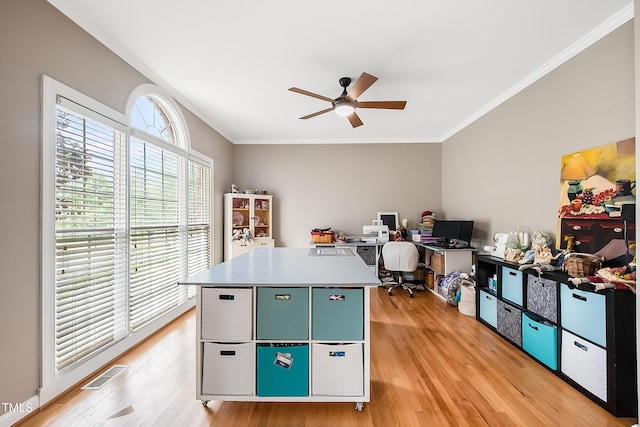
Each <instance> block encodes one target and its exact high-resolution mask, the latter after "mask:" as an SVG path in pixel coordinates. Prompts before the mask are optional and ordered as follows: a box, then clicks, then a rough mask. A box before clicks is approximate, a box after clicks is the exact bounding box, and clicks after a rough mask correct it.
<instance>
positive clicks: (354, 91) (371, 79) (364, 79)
mask: <svg viewBox="0 0 640 427" xmlns="http://www.w3.org/2000/svg"><path fill="white" fill-rule="evenodd" d="M376 80H378V78H377V77H375V76H372V75H371V74H367V73H362V74H360V77H358V80H356V82H355V83H354V84H353V86H351V89H349V92H347V99H349V100H351V101H355V100H356V99H358V97H359V96H360V95H362V92H364V91H365V90H367V89H369V87H371V85H372V84H374V83H375V82H376Z"/></svg>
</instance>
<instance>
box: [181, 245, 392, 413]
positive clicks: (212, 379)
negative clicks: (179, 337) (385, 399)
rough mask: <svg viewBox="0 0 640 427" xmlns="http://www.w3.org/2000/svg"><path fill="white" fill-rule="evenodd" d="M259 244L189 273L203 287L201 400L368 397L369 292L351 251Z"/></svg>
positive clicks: (369, 277)
mask: <svg viewBox="0 0 640 427" xmlns="http://www.w3.org/2000/svg"><path fill="white" fill-rule="evenodd" d="M316 250H318V249H316V248H269V249H258V250H255V251H252V252H250V253H247V254H244V255H242V256H239V257H236V258H233V259H231V260H230V261H227V262H224V263H222V264H218V265H217V266H215V267H213V268H212V269H209V270H206V271H203V272H200V273H197V274H196V275H194V276H192V277H189V278H187V279H186V280H185V281H184V282H181V283H180V284H182V285H197V297H196V298H197V299H196V313H197V314H196V318H197V322H196V399H198V400H200V401H201V402H202V404H203V405H207V403H208V402H209V401H210V400H219V401H264V402H355V405H356V409H357V410H359V411H361V410H363V408H364V403H365V402H369V400H370V376H371V374H370V372H371V368H370V327H369V323H370V294H369V291H370V288H371V287H377V286H378V285H379V284H380V282H379V280H378V279H377V278H376V277H375V275H374V274H373V273H372V271H371V269H370V268H369V267H368V266H367V265H366V264H365V263H364V262H363V261H362V259H361V258H360V257H359V256H358V255H357V254H356V253H354V252H352V251H351V250H348V251H347V252H346V253H344V254H341V255H334V256H326V255H325V254H323V253H320V252H313V251H316Z"/></svg>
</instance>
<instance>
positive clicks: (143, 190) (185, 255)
mask: <svg viewBox="0 0 640 427" xmlns="http://www.w3.org/2000/svg"><path fill="white" fill-rule="evenodd" d="M129 119H130V125H131V136H130V138H129V179H130V183H129V194H130V196H129V198H130V203H129V218H130V223H131V235H130V236H131V243H130V245H129V252H130V257H129V263H130V270H131V277H130V284H129V289H130V292H129V293H130V295H131V297H130V299H129V306H130V319H129V320H130V325H131V328H132V329H133V330H135V329H137V328H139V327H141V326H143V325H144V324H146V323H148V322H149V321H151V320H153V319H154V318H156V317H157V316H159V315H161V314H162V313H164V312H165V311H167V310H170V309H171V308H173V307H174V306H175V305H176V304H180V303H181V302H182V301H184V299H185V298H188V297H191V294H189V295H187V290H186V289H185V288H181V287H177V286H175V283H176V281H177V280H178V279H179V278H180V277H185V275H189V274H192V273H193V271H190V270H192V269H191V268H190V266H192V265H194V264H193V260H191V262H190V259H189V258H193V257H194V256H195V254H196V252H200V254H198V256H201V257H204V258H206V259H209V256H208V255H209V252H210V247H211V245H210V241H209V239H208V237H209V234H210V218H209V217H208V216H207V218H193V216H192V215H190V213H191V212H194V210H193V209H194V208H195V209H196V211H197V212H207V213H209V212H210V196H209V194H210V184H209V183H210V170H209V167H206V165H204V167H203V165H202V163H198V164H196V162H195V160H194V159H192V158H190V157H189V154H188V149H189V145H190V144H189V140H188V132H187V131H186V126H185V121H184V118H183V117H182V115H181V114H180V108H179V107H178V106H177V104H175V102H174V101H173V100H172V99H171V97H169V96H167V95H164V94H162V93H161V90H160V89H159V88H158V87H156V86H153V85H143V86H141V87H139V88H137V89H136V90H135V91H134V92H133V93H132V95H131V98H130V104H129ZM197 185H206V187H204V188H197V189H194V188H193V187H194V186H197ZM194 191H195V193H194ZM193 194H205V195H206V196H207V197H206V198H205V199H202V198H195V197H193ZM200 204H204V205H203V206H199V205H200ZM205 205H206V206H205ZM196 222H197V224H198V227H199V228H198V227H195V225H196ZM203 226H204V227H203ZM195 233H199V237H201V238H204V240H202V239H197V238H194V234H195ZM196 242H202V243H203V244H202V245H201V246H200V248H199V250H196V249H197V248H194V244H196ZM203 267H204V268H207V267H208V265H204V266H203ZM191 291H193V290H191Z"/></svg>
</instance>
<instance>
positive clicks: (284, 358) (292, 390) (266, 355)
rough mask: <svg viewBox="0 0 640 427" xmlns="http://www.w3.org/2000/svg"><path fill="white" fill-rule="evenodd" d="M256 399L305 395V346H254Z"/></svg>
mask: <svg viewBox="0 0 640 427" xmlns="http://www.w3.org/2000/svg"><path fill="white" fill-rule="evenodd" d="M256 385H257V390H256V394H257V395H258V396H308V395H309V345H308V344H258V347H257V357H256Z"/></svg>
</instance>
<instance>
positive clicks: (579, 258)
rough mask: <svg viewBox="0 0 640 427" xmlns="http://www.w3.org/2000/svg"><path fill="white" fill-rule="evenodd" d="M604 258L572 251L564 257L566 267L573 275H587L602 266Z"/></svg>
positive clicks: (591, 274)
mask: <svg viewBox="0 0 640 427" xmlns="http://www.w3.org/2000/svg"><path fill="white" fill-rule="evenodd" d="M601 263H602V258H600V257H598V256H596V255H591V254H579V253H571V254H568V255H567V256H566V257H565V258H564V269H565V270H566V271H567V273H568V274H569V276H571V277H587V276H593V274H594V273H595V272H596V270H598V269H599V268H600V264H601Z"/></svg>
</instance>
